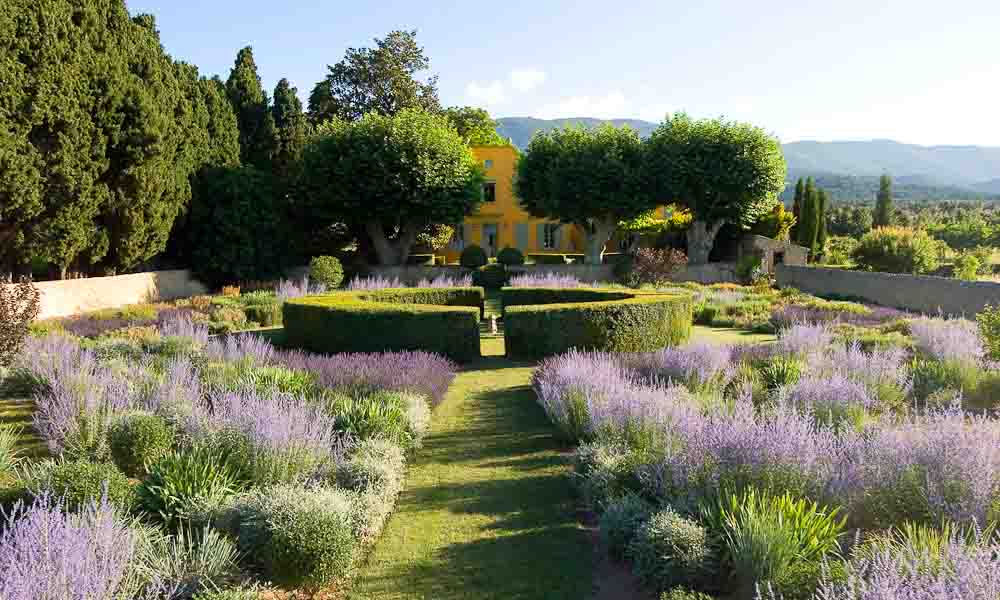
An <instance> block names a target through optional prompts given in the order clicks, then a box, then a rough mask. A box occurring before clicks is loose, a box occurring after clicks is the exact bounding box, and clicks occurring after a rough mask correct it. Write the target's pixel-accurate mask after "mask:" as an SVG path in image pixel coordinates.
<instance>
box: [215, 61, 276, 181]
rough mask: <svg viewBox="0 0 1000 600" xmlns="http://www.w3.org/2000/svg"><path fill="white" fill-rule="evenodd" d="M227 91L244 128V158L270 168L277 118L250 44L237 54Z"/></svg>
mask: <svg viewBox="0 0 1000 600" xmlns="http://www.w3.org/2000/svg"><path fill="white" fill-rule="evenodd" d="M226 94H227V95H228V96H229V102H230V103H232V105H233V110H234V111H235V112H236V122H237V123H238V125H239V129H240V160H241V161H242V162H243V164H248V165H253V166H255V167H257V168H260V169H268V168H270V165H271V158H272V157H273V156H274V152H275V130H274V129H275V128H274V118H273V117H272V116H271V112H270V111H269V110H268V99H267V94H266V93H265V92H264V88H262V87H261V84H260V76H259V75H258V74H257V63H256V62H254V59H253V48H251V47H250V46H247V47H246V48H243V49H242V50H240V51H239V53H237V55H236V62H235V63H234V64H233V69H232V71H230V72H229V79H228V80H227V81H226Z"/></svg>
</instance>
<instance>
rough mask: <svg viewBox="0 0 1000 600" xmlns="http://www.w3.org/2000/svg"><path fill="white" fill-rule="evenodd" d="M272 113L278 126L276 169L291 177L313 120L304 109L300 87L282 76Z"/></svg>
mask: <svg viewBox="0 0 1000 600" xmlns="http://www.w3.org/2000/svg"><path fill="white" fill-rule="evenodd" d="M271 115H272V118H273V120H274V129H275V148H274V157H273V163H274V171H275V172H276V173H277V174H279V175H282V176H287V175H288V172H289V171H290V170H291V167H292V166H293V165H294V164H296V163H297V162H298V161H299V159H300V158H302V150H303V148H305V145H306V138H307V137H308V136H309V121H308V120H306V115H305V113H304V112H303V110H302V101H301V100H299V96H298V90H297V89H295V88H294V87H292V86H291V84H289V83H288V80H287V79H284V78H283V79H281V81H279V82H278V85H277V86H275V88H274V105H273V106H272V107H271Z"/></svg>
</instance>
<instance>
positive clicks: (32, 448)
mask: <svg viewBox="0 0 1000 600" xmlns="http://www.w3.org/2000/svg"><path fill="white" fill-rule="evenodd" d="M34 410H35V405H34V403H33V402H32V401H31V400H25V399H23V398H0V424H5V425H15V426H17V427H20V428H21V436H20V437H21V439H20V443H19V447H20V449H21V452H22V453H23V455H24V456H27V457H40V456H45V455H46V454H47V451H46V448H45V443H44V442H43V441H42V440H41V438H39V437H38V435H37V434H36V433H35V431H34V429H32V428H31V416H32V414H33V413H34Z"/></svg>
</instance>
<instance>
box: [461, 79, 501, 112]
mask: <svg viewBox="0 0 1000 600" xmlns="http://www.w3.org/2000/svg"><path fill="white" fill-rule="evenodd" d="M465 97H466V98H468V99H469V100H471V101H472V102H473V103H475V104H480V105H487V106H489V105H494V104H500V103H502V102H504V101H505V100H507V90H506V89H504V85H503V83H501V82H499V81H491V82H489V83H484V84H480V83H478V82H476V81H473V82H472V83H470V84H469V85H467V86H465Z"/></svg>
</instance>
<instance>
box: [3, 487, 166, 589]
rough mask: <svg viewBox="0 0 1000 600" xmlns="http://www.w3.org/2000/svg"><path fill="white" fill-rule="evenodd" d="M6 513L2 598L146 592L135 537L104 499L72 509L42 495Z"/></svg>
mask: <svg viewBox="0 0 1000 600" xmlns="http://www.w3.org/2000/svg"><path fill="white" fill-rule="evenodd" d="M6 517H7V519H6V524H5V527H4V528H3V532H2V533H0V598H3V599H4V600H42V599H53V600H54V599H57V598H58V599H60V600H62V599H65V600H97V599H100V600H105V599H106V600H131V599H133V598H137V597H139V596H140V594H141V593H142V589H141V588H142V587H144V586H143V585H142V581H141V580H140V579H139V578H138V577H137V575H136V573H135V570H134V569H133V568H132V561H133V558H134V557H135V553H136V540H135V537H134V535H133V533H132V532H131V530H130V529H129V528H128V527H127V526H126V525H125V524H124V523H123V522H122V521H121V520H120V519H119V517H118V516H117V515H116V514H115V511H114V509H113V508H112V507H111V506H110V505H109V504H108V503H107V502H106V501H104V502H101V503H99V504H93V505H90V506H88V507H86V508H85V509H84V510H83V512H82V513H80V514H70V513H68V512H67V511H66V510H65V509H64V508H63V507H62V506H61V505H60V504H58V503H57V502H55V501H53V500H52V499H51V498H49V497H47V496H42V497H41V498H38V499H37V500H36V501H35V502H34V503H33V504H32V505H31V507H30V508H26V507H25V506H24V505H20V504H19V505H18V506H16V507H15V508H14V510H13V511H11V513H10V514H8V515H6ZM152 591H153V590H149V592H152ZM148 596H149V597H155V594H153V593H149V594H148Z"/></svg>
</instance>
